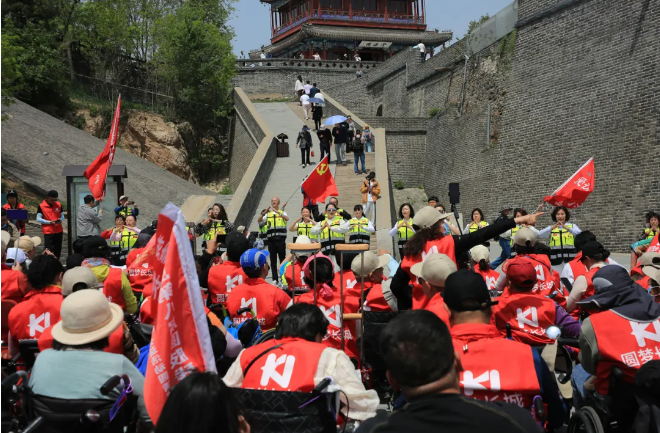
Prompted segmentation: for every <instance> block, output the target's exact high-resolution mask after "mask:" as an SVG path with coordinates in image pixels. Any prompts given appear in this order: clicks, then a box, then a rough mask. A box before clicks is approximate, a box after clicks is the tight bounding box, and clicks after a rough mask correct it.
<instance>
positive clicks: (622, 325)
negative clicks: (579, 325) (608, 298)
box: [589, 310, 660, 395]
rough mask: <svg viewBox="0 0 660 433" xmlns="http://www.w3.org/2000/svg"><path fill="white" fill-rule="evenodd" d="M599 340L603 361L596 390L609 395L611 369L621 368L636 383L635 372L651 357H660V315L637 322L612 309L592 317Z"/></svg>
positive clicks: (631, 381) (598, 369)
mask: <svg viewBox="0 0 660 433" xmlns="http://www.w3.org/2000/svg"><path fill="white" fill-rule="evenodd" d="M589 320H591V325H592V326H593V329H594V334H595V335H596V341H597V342H598V354H599V355H600V361H598V364H597V366H596V380H595V382H594V385H595V387H596V391H598V392H599V393H600V394H603V395H607V393H608V390H609V378H610V372H611V370H612V368H613V367H619V368H620V369H621V371H623V373H624V379H625V380H626V381H627V382H630V383H633V381H634V378H635V373H636V372H637V370H639V369H640V367H641V366H642V365H644V364H646V363H647V362H649V361H651V360H654V359H655V360H657V359H660V318H659V319H656V320H654V321H653V322H641V323H640V322H635V321H632V320H628V319H625V318H623V317H621V316H619V315H618V314H617V313H616V312H614V311H612V310H608V311H603V312H600V313H596V314H592V315H591V316H590V317H589Z"/></svg>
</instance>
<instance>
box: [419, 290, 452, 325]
mask: <svg viewBox="0 0 660 433" xmlns="http://www.w3.org/2000/svg"><path fill="white" fill-rule="evenodd" d="M427 299H428V298H427ZM413 301H414V300H413ZM423 309H424V310H426V311H430V312H431V313H433V314H435V315H436V316H438V317H439V318H440V320H442V321H443V322H445V325H447V327H448V328H451V325H450V324H449V313H448V312H447V309H446V308H445V300H444V299H442V295H440V293H436V294H435V295H433V297H432V298H431V300H430V301H429V302H428V303H427V304H426V306H424V308H423Z"/></svg>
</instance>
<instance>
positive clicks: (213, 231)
mask: <svg viewBox="0 0 660 433" xmlns="http://www.w3.org/2000/svg"><path fill="white" fill-rule="evenodd" d="M226 234H227V230H226V229H225V225H224V224H223V223H222V221H217V220H211V223H210V226H209V228H208V230H207V231H206V232H204V234H203V235H202V239H204V240H206V241H210V240H211V239H216V238H217V237H218V236H224V235H226Z"/></svg>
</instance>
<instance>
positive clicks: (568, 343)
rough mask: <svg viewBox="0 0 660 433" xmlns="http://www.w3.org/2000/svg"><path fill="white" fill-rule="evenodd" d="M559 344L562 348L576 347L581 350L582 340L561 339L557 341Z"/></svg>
mask: <svg viewBox="0 0 660 433" xmlns="http://www.w3.org/2000/svg"><path fill="white" fill-rule="evenodd" d="M557 344H560V345H562V346H570V347H575V348H578V349H579V348H580V340H579V339H577V338H570V337H559V338H558V339H557Z"/></svg>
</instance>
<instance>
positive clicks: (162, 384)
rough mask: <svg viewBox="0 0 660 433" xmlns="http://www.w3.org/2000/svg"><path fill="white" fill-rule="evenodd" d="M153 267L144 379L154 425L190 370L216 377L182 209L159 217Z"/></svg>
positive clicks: (170, 208)
mask: <svg viewBox="0 0 660 433" xmlns="http://www.w3.org/2000/svg"><path fill="white" fill-rule="evenodd" d="M154 238H156V241H155V242H156V253H155V255H153V256H152V260H153V261H152V263H153V264H154V268H153V269H154V287H153V289H154V294H153V300H154V304H152V305H153V307H155V308H154V309H153V310H152V311H153V312H154V313H156V320H155V323H154V329H153V332H152V337H151V347H150V348H149V360H148V362H147V373H146V376H145V380H144V401H145V405H146V407H147V411H148V412H149V416H150V417H151V420H152V421H153V422H154V424H155V423H156V422H157V421H158V417H159V416H160V412H161V410H162V409H163V405H164V404H165V400H167V396H168V395H169V393H170V389H171V388H172V387H173V386H175V385H176V384H177V383H179V382H181V381H182V380H183V379H184V378H185V377H186V376H187V375H189V374H190V373H192V372H193V371H195V370H197V371H212V372H216V368H215V358H214V356H213V348H212V347H211V337H210V335H209V328H208V325H207V319H206V312H205V310H204V302H203V301H202V295H201V292H200V288H199V280H198V277H197V271H196V269H195V260H194V258H193V254H192V249H191V248H190V242H189V241H188V234H187V231H186V223H185V221H184V219H183V213H182V212H181V209H179V208H177V207H176V206H174V205H173V204H171V203H170V204H168V205H167V206H165V208H164V209H163V210H162V211H161V213H160V215H159V217H158V230H157V231H156V235H154Z"/></svg>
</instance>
